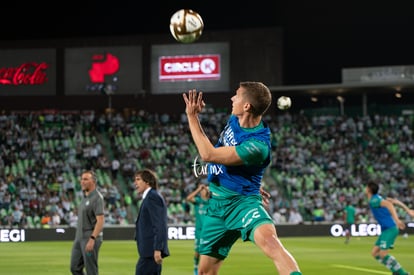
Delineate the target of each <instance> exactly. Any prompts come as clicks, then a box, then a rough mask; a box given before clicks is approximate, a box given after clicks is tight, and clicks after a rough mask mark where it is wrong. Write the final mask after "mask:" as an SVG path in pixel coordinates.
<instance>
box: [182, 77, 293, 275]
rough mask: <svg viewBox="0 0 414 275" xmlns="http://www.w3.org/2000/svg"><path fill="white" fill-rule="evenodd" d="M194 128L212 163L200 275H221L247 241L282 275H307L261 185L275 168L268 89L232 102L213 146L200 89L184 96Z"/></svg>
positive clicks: (244, 91)
mask: <svg viewBox="0 0 414 275" xmlns="http://www.w3.org/2000/svg"><path fill="white" fill-rule="evenodd" d="M183 98H184V102H185V104H186V109H185V112H186V114H187V119H188V124H189V128H190V131H191V135H192V137H193V140H194V143H195V145H196V147H197V149H198V153H199V154H200V157H201V159H202V160H203V161H205V162H208V163H209V166H208V181H209V188H210V192H211V193H210V194H211V197H210V201H209V208H208V214H207V215H206V217H205V219H204V226H203V230H202V232H201V240H200V255H201V256H200V264H199V267H198V272H199V274H200V275H206V274H209V275H213V274H214V275H215V274H218V272H219V269H220V267H221V265H222V263H223V261H224V259H225V258H226V257H227V256H228V254H229V251H230V249H231V247H232V246H233V245H234V243H235V242H236V241H237V240H238V239H239V238H240V237H241V238H242V240H243V241H252V242H253V243H255V244H256V245H257V246H258V247H259V248H260V249H261V250H262V251H263V252H264V254H265V255H266V256H267V257H269V258H270V259H271V260H272V261H273V263H274V265H275V266H276V269H277V270H278V272H279V274H281V275H297V274H301V272H300V270H299V266H298V264H297V263H296V260H295V259H294V258H293V256H292V255H291V254H290V253H289V252H288V251H287V250H286V248H285V247H284V246H283V244H282V242H281V241H280V240H279V238H278V236H277V233H276V228H275V225H274V224H273V220H272V218H271V217H270V216H269V214H268V212H267V211H266V209H265V208H264V207H263V204H262V197H261V193H260V189H261V188H260V187H261V181H262V178H263V174H264V171H265V168H266V167H267V166H268V165H269V164H270V162H271V152H270V151H271V144H270V138H271V137H270V129H269V127H268V126H267V124H266V123H265V122H264V121H263V120H262V116H263V114H264V113H265V112H266V111H267V109H268V108H269V106H270V105H271V102H272V95H271V93H270V90H269V89H268V87H266V86H265V85H264V84H263V83H260V82H241V83H240V85H239V88H238V89H237V91H236V94H235V95H234V96H233V97H232V98H231V101H232V112H231V116H230V118H229V120H228V123H227V125H226V126H225V128H224V129H223V131H222V133H221V135H220V138H219V141H218V143H217V144H216V145H215V146H213V144H212V143H211V142H210V140H209V138H208V137H207V136H206V134H205V132H204V130H203V128H202V126H201V124H200V120H199V116H198V115H199V113H200V112H201V111H202V110H203V108H204V106H205V103H204V101H203V97H202V92H197V91H196V90H195V89H194V90H190V91H189V92H188V94H185V93H184V94H183Z"/></svg>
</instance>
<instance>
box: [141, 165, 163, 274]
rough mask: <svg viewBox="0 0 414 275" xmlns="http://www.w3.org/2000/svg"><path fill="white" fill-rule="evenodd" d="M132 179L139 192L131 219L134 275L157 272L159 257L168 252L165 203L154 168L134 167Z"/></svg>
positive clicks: (159, 268) (160, 265)
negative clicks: (135, 251) (133, 219)
mask: <svg viewBox="0 0 414 275" xmlns="http://www.w3.org/2000/svg"><path fill="white" fill-rule="evenodd" d="M134 181H135V187H136V189H137V191H138V193H139V194H142V202H141V206H140V208H139V213H138V217H137V220H136V222H135V241H136V242H137V249H138V254H139V259H138V261H137V264H136V267H135V275H160V274H161V271H162V262H163V258H165V257H167V256H169V255H170V251H169V249H168V224H167V221H168V218H167V205H166V204H165V200H164V198H163V197H162V195H161V194H160V193H159V192H158V190H157V189H158V181H157V177H156V174H155V172H154V171H152V170H150V169H144V170H141V171H138V172H136V173H135V178H134Z"/></svg>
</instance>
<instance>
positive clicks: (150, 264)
mask: <svg viewBox="0 0 414 275" xmlns="http://www.w3.org/2000/svg"><path fill="white" fill-rule="evenodd" d="M161 269H162V265H160V264H157V263H156V262H155V260H154V257H150V258H139V260H138V262H137V265H136V266H135V275H161Z"/></svg>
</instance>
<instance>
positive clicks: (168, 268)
mask: <svg viewBox="0 0 414 275" xmlns="http://www.w3.org/2000/svg"><path fill="white" fill-rule="evenodd" d="M281 240H282V242H283V243H284V245H285V246H286V248H287V249H288V250H289V251H290V252H291V253H292V254H293V255H294V256H295V258H296V259H297V261H298V263H299V265H300V267H301V270H302V273H303V274H304V275H325V274H326V275H328V274H329V275H331V274H335V275H349V274H353V275H358V274H361V275H362V274H384V275H385V274H391V272H389V271H388V270H387V269H386V268H385V267H384V266H382V265H380V264H379V263H377V262H376V261H375V260H374V259H373V258H372V257H371V248H372V245H373V242H374V240H375V238H374V237H361V238H358V237H353V238H352V239H351V241H350V243H349V244H344V239H343V238H334V237H306V238H304V237H294V238H281ZM71 245H72V242H65V241H60V242H25V243H0V259H1V260H0V261H1V265H0V266H1V267H0V270H1V271H0V272H1V274H8V275H13V274H16V275H22V274H23V275H24V274H31V275H36V274H39V275H40V274H41V275H44V274H52V275H60V274H70V271H69V258H70V249H71ZM169 245H170V250H171V256H170V257H168V258H166V259H165V261H164V265H163V274H164V275H183V274H184V275H185V274H189V275H192V274H193V241H192V240H190V241H178V240H171V241H170V242H169ZM391 254H392V255H394V256H395V257H396V258H397V259H398V260H399V262H400V263H401V264H402V265H403V266H404V267H405V268H406V269H407V270H408V271H410V272H411V273H412V272H414V261H413V256H412V255H414V236H408V238H403V237H402V236H400V237H398V239H397V241H396V244H395V249H394V250H391ZM136 261H137V251H136V246H135V242H134V241H133V240H131V241H109V240H104V243H103V245H102V248H101V253H100V256H99V266H100V275H123V274H128V275H130V274H134V272H135V263H136ZM220 274H221V275H226V274H228V275H230V274H231V275H233V274H249V275H251V274H254V275H256V274H257V275H267V274H269V275H270V274H272V275H274V274H277V272H276V270H275V268H274V266H273V263H272V262H271V261H270V260H269V259H268V258H266V257H265V256H264V255H263V254H262V252H261V251H260V250H259V249H258V248H257V247H255V246H254V245H253V244H252V243H250V242H246V243H243V242H241V241H240V242H238V243H236V244H235V246H234V247H233V249H232V251H231V254H230V256H229V257H228V258H227V259H226V260H225V261H224V263H223V266H222V268H221V272H220Z"/></svg>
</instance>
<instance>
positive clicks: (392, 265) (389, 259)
mask: <svg viewBox="0 0 414 275" xmlns="http://www.w3.org/2000/svg"><path fill="white" fill-rule="evenodd" d="M382 264H383V265H385V266H386V267H387V268H388V269H389V270H391V271H392V272H398V273H399V274H406V273H407V272H406V271H405V270H404V269H403V268H402V266H401V265H400V263H399V262H398V261H397V259H395V257H394V256H392V255H389V254H388V255H386V256H385V257H384V259H382Z"/></svg>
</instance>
